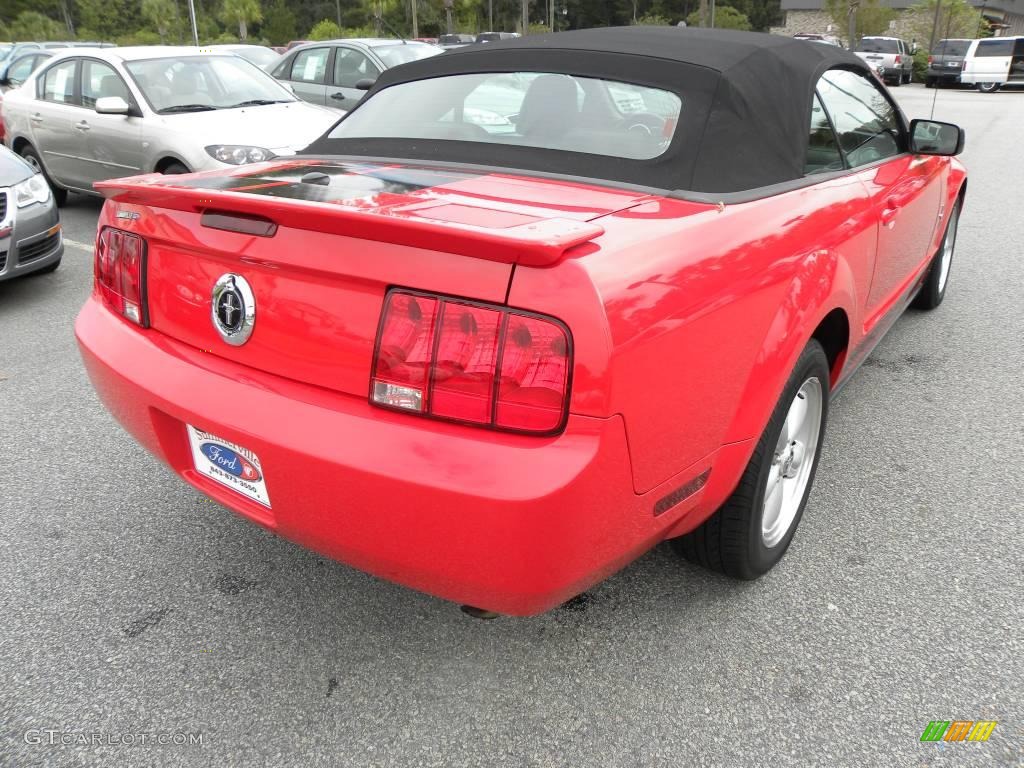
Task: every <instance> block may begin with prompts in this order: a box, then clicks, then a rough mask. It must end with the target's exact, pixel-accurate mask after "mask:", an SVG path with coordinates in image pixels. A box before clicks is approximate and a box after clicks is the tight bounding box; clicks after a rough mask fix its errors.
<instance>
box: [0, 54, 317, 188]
mask: <svg viewBox="0 0 1024 768" xmlns="http://www.w3.org/2000/svg"><path fill="white" fill-rule="evenodd" d="M4 119H5V122H6V126H7V135H6V137H5V141H6V143H7V145H8V146H9V147H11V148H12V149H13V150H14V151H15V152H17V153H18V154H19V155H21V156H22V157H23V158H25V160H26V161H27V162H28V163H29V164H30V165H32V167H34V168H36V169H37V170H41V171H42V172H43V173H44V174H45V175H46V178H47V179H48V180H49V181H50V183H51V185H52V186H53V190H54V196H55V198H56V199H57V202H58V204H61V203H63V200H64V198H65V197H66V196H67V193H68V190H71V191H75V192H91V191H92V185H93V183H94V182H97V181H102V180H104V179H111V178H115V177H119V176H131V175H133V174H137V173H146V172H150V171H157V172H160V173H187V172H189V171H198V170H208V169H213V168H223V167H225V166H227V165H241V164H243V163H250V162H257V161H260V160H267V159H270V158H272V157H280V156H288V155H293V154H294V153H295V152H296V151H297V150H299V149H302V148H303V147H305V146H307V145H308V144H309V143H310V142H311V141H312V140H313V139H314V138H316V137H317V136H319V135H320V134H321V133H323V132H324V131H325V130H326V129H327V128H328V127H329V126H330V125H331V124H333V123H334V122H335V121H336V120H337V115H336V114H335V113H334V112H331V111H330V110H327V109H323V108H322V107H314V106H313V105H311V104H306V103H304V102H302V101H299V100H297V99H296V98H295V96H294V94H292V93H291V92H290V91H289V90H288V89H287V88H285V87H284V86H282V85H281V84H280V83H278V82H277V81H276V80H274V79H273V78H272V77H271V76H270V75H268V74H267V73H266V72H264V71H263V70H261V69H260V68H259V67H257V66H256V65H254V64H252V63H250V62H248V61H246V60H245V59H242V58H239V57H238V56H235V55H234V54H229V53H225V54H214V53H203V52H200V51H197V50H196V49H195V48H173V47H143V48H110V49H106V50H97V49H92V50H82V51H77V50H67V51H60V52H58V53H57V55H55V56H54V57H53V58H52V59H51V60H50V61H48V62H46V63H45V64H44V65H43V67H41V68H40V69H38V70H36V72H34V73H33V74H32V75H31V76H30V77H29V79H28V80H27V81H26V82H25V84H24V85H23V86H22V87H21V88H17V89H15V90H12V91H9V92H8V93H7V94H6V96H5V101H4Z"/></svg>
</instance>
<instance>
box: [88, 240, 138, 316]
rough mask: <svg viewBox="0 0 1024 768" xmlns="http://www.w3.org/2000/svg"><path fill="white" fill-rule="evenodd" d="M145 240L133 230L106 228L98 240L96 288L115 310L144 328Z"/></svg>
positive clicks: (106, 302) (107, 304) (108, 305)
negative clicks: (124, 230) (132, 231)
mask: <svg viewBox="0 0 1024 768" xmlns="http://www.w3.org/2000/svg"><path fill="white" fill-rule="evenodd" d="M145 262H146V241H145V240H143V239H142V238H141V237H139V236H138V235H136V234H133V233H131V232H123V231H122V230H120V229H114V228H113V227H104V228H103V230H102V231H101V232H100V236H99V237H98V238H97V240H96V261H95V264H94V273H95V277H96V290H97V291H98V293H99V295H100V298H101V299H102V300H103V303H104V304H105V305H106V306H107V307H109V308H110V309H111V310H112V311H114V312H116V313H117V314H119V315H121V316H122V317H125V318H127V319H128V320H131V321H132V322H133V323H135V324H136V325H141V326H142V327H143V328H145V327H146V326H147V325H148V317H147V315H146V300H145V299H146V297H145V293H146V290H145V283H144V279H145Z"/></svg>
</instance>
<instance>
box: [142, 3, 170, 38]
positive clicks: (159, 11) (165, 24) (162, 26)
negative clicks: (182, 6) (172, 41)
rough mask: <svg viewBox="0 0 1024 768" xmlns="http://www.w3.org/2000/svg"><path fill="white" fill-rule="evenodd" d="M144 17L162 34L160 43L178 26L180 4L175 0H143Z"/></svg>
mask: <svg viewBox="0 0 1024 768" xmlns="http://www.w3.org/2000/svg"><path fill="white" fill-rule="evenodd" d="M142 18H143V19H145V21H146V22H147V23H148V24H149V26H150V27H151V28H152V29H154V30H155V31H156V33H157V34H158V35H159V36H160V44H161V45H163V44H164V43H166V42H167V35H169V34H170V33H171V31H172V30H173V29H174V28H175V27H177V26H178V5H177V3H175V2H174V0H142Z"/></svg>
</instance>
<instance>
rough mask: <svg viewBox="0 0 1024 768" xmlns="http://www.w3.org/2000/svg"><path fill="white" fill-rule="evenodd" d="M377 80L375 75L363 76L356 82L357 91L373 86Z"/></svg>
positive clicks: (366, 89)
mask: <svg viewBox="0 0 1024 768" xmlns="http://www.w3.org/2000/svg"><path fill="white" fill-rule="evenodd" d="M376 82H377V78H375V77H364V78H363V79H362V80H359V81H357V82H356V90H357V91H368V90H370V89H371V88H373V85H374V83H376Z"/></svg>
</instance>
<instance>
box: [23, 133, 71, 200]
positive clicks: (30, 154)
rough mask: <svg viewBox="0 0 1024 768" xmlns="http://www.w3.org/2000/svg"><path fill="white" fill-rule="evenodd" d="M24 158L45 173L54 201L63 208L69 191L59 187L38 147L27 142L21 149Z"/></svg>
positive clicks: (37, 169) (34, 167) (44, 176)
mask: <svg viewBox="0 0 1024 768" xmlns="http://www.w3.org/2000/svg"><path fill="white" fill-rule="evenodd" d="M18 154H19V155H21V157H22V159H23V160H24V161H25V162H26V163H28V164H29V165H31V166H32V168H33V169H35V170H36V171H37V172H39V173H41V174H43V178H44V179H46V183H47V184H49V185H50V192H52V193H53V202H55V203H56V204H57V207H58V208H63V207H64V203H66V202H67V201H68V191H67V190H66V189H64V188H63V187H58V186H57V185H56V184H54V183H53V179H51V178H50V175H49V174H48V173H47V172H46V168H44V167H43V161H42V160H40V159H39V153H38V152H36V148H35V147H33V146H32V145H31V144H26V145H25V146H23V147H22V148H21V149H20V150H19V151H18Z"/></svg>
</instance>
